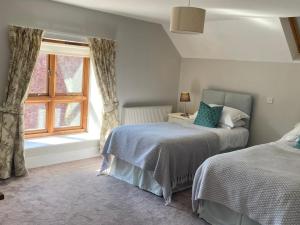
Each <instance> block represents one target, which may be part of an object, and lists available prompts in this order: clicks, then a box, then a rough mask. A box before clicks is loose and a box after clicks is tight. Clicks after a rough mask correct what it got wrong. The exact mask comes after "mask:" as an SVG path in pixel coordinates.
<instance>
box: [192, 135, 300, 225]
mask: <svg viewBox="0 0 300 225" xmlns="http://www.w3.org/2000/svg"><path fill="white" fill-rule="evenodd" d="M299 171H300V151H299V149H295V148H294V147H291V146H290V145H289V144H288V143H287V142H286V141H282V140H280V141H277V142H272V143H268V144H263V145H258V146H254V147H250V148H247V149H243V150H239V151H235V152H230V153H226V154H222V155H217V156H213V157H211V158H209V159H207V160H206V161H205V162H204V163H203V164H202V165H201V166H200V167H199V169H198V170H197V172H196V175H195V178H194V183H193V190H192V200H193V210H194V212H196V213H198V214H199V216H200V217H201V218H202V219H204V220H206V221H207V222H209V223H210V224H212V225H221V224H222V225H236V224H238V225H259V224H262V225H271V224H272V225H275V224H276V225H283V224H284V225H292V224H293V225H296V224H300V176H299Z"/></svg>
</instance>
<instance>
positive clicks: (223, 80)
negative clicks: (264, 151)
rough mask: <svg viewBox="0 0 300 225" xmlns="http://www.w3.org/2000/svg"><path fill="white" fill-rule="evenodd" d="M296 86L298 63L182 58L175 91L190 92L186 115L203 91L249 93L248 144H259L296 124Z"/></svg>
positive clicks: (299, 74) (299, 116)
mask: <svg viewBox="0 0 300 225" xmlns="http://www.w3.org/2000/svg"><path fill="white" fill-rule="evenodd" d="M299 83H300V64H299V63H272V62H270V63H269V62H247V61H234V60H215V59H213V60H211V59H183V60H182V63H181V75H180V84H179V91H183V90H188V91H191V98H192V102H191V103H190V104H188V109H189V111H190V112H195V111H196V109H197V108H198V105H199V102H200V100H201V92H202V90H203V89H207V88H214V89H221V90H229V91H237V92H245V93H250V94H252V95H253V96H254V98H255V99H254V101H255V104H254V108H253V109H254V111H253V120H252V125H251V126H252V127H251V141H250V144H261V143H266V142H270V141H275V140H277V139H278V138H280V137H281V136H282V135H283V134H284V133H286V132H287V131H289V130H291V129H292V128H293V126H294V125H295V124H296V123H297V122H300V104H299V96H300V89H299ZM267 97H273V98H274V102H273V104H267V101H266V100H267V99H266V98H267ZM179 109H182V105H181V104H180V103H179Z"/></svg>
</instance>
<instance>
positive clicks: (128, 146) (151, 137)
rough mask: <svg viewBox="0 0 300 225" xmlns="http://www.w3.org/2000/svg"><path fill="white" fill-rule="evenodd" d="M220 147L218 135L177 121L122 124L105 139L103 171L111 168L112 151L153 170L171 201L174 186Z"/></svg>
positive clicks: (189, 176) (189, 175) (191, 175)
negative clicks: (176, 122)
mask: <svg viewBox="0 0 300 225" xmlns="http://www.w3.org/2000/svg"><path fill="white" fill-rule="evenodd" d="M218 150H219V138H218V136H217V135H216V134H214V133H213V132H211V131H208V130H206V129H199V128H193V127H186V126H182V125H179V124H175V123H152V124H144V125H126V126H120V127H118V128H116V129H114V130H113V131H112V132H111V134H110V135H109V137H108V139H107V141H106V143H105V146H104V150H103V153H102V155H103V156H104V160H103V163H102V167H101V170H100V172H104V171H105V170H106V169H108V168H109V163H110V161H109V158H110V157H109V155H113V156H115V157H117V158H119V159H121V160H123V161H126V162H128V163H130V164H132V165H134V166H137V167H139V168H141V169H143V170H148V171H152V172H153V178H154V179H155V180H156V181H157V182H158V184H160V185H161V187H162V191H163V196H164V198H165V200H166V201H167V202H170V201H171V195H172V189H174V188H175V187H176V186H177V185H180V184H185V183H187V182H191V183H192V181H193V178H194V175H195V172H196V170H197V168H198V167H199V166H200V164H201V163H202V162H203V161H204V160H205V159H207V158H208V157H210V156H212V155H214V154H216V153H218Z"/></svg>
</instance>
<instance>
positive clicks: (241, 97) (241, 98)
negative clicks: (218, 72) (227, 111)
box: [202, 89, 253, 128]
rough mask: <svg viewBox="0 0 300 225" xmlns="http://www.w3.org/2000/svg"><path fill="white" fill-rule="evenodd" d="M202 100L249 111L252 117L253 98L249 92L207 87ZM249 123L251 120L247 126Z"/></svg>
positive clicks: (245, 111)
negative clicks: (243, 92)
mask: <svg viewBox="0 0 300 225" xmlns="http://www.w3.org/2000/svg"><path fill="white" fill-rule="evenodd" d="M202 101H204V102H205V103H207V104H217V105H225V106H229V107H232V108H236V109H239V110H241V111H243V112H244V113H247V114H248V115H249V116H250V119H251V113H252V101H253V100H252V96H251V95H249V94H242V93H236V92H228V91H219V90H211V89H206V90H203V93H202ZM249 124H250V121H248V123H247V125H246V126H247V128H249Z"/></svg>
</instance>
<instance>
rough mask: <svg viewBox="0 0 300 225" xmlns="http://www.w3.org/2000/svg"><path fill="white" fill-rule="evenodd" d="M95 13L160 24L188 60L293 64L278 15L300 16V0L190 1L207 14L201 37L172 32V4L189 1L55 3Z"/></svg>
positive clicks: (105, 0)
mask: <svg viewBox="0 0 300 225" xmlns="http://www.w3.org/2000/svg"><path fill="white" fill-rule="evenodd" d="M54 1H57V2H61V3H66V4H71V5H76V6H80V7H84V8H89V9H93V10H99V11H103V12H108V13H112V14H117V15H122V16H127V17H131V18H136V19H140V20H145V21H149V22H155V23H160V24H162V26H163V27H164V29H165V31H166V32H167V33H168V35H169V37H170V38H171V40H172V42H173V43H174V45H175V47H176V48H177V50H178V51H179V53H180V54H181V56H182V57H184V58H212V59H230V60H250V61H276V62H278V61H279V62H290V61H292V59H291V54H290V51H289V48H288V45H287V41H286V39H285V35H284V32H283V29H282V26H281V23H280V19H279V17H291V16H299V15H300V0H191V5H192V6H197V7H201V8H204V9H206V10H207V16H206V22H205V30H204V33H203V34H200V35H178V34H173V33H171V32H169V29H168V26H169V14H170V10H171V8H172V7H173V6H178V5H187V2H188V0H186V1H184V0H84V1H78V0H54Z"/></svg>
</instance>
